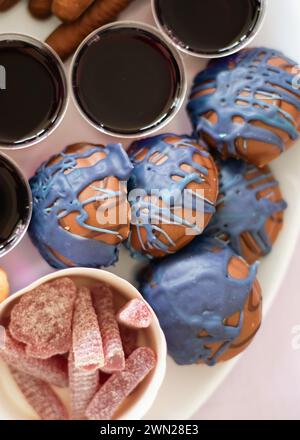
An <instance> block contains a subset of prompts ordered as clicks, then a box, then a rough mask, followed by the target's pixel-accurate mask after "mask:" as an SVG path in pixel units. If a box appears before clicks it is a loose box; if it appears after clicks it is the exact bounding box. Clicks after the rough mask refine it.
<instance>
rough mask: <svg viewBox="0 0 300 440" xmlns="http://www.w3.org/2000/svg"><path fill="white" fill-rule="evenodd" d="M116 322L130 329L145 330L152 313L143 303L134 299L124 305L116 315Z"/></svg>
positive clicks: (149, 322)
mask: <svg viewBox="0 0 300 440" xmlns="http://www.w3.org/2000/svg"><path fill="white" fill-rule="evenodd" d="M117 319H118V322H119V323H121V324H124V325H126V326H128V327H132V328H137V329H138V328H147V327H149V325H150V324H151V321H152V313H151V311H150V309H149V307H148V306H147V304H146V303H145V301H143V300H141V299H138V298H135V299H132V300H130V301H128V303H126V304H125V305H124V306H123V307H122V308H121V309H120V310H119V312H118V313H117Z"/></svg>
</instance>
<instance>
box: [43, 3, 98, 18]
mask: <svg viewBox="0 0 300 440" xmlns="http://www.w3.org/2000/svg"><path fill="white" fill-rule="evenodd" d="M93 2H94V0H75V1H72V2H70V0H53V2H52V12H53V14H54V15H56V16H57V17H58V18H60V19H61V20H62V21H64V22H66V23H69V22H72V21H75V20H77V18H78V17H80V16H81V15H82V14H83V13H84V11H85V10H86V9H87V8H88V7H89V6H91V4H92V3H93Z"/></svg>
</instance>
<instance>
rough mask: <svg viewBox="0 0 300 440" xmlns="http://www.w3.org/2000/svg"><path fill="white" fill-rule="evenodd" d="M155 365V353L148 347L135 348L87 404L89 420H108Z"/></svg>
mask: <svg viewBox="0 0 300 440" xmlns="http://www.w3.org/2000/svg"><path fill="white" fill-rule="evenodd" d="M155 365H156V355H155V353H154V352H153V350H151V348H148V347H140V348H138V349H136V350H135V351H134V352H133V353H132V354H131V355H130V356H129V358H128V359H127V360H126V365H125V369H124V370H123V371H120V372H117V373H114V374H113V375H112V376H111V377H110V378H109V379H108V380H107V381H106V382H105V384H104V385H103V386H102V387H101V388H100V390H99V391H98V393H97V394H96V395H95V397H94V398H93V400H92V401H91V403H90V404H89V406H88V408H87V411H86V416H87V418H88V419H90V420H110V419H112V417H113V415H114V414H115V412H116V411H117V409H118V408H119V407H120V406H121V405H122V403H123V402H124V400H125V399H126V398H127V397H128V396H129V395H130V394H131V393H132V391H133V390H134V389H135V388H136V387H137V386H138V385H139V383H141V382H142V380H144V379H145V377H146V376H147V375H148V374H149V373H150V371H151V370H152V369H153V368H154V367H155Z"/></svg>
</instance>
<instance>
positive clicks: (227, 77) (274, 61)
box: [187, 48, 300, 166]
mask: <svg viewBox="0 0 300 440" xmlns="http://www.w3.org/2000/svg"><path fill="white" fill-rule="evenodd" d="M278 60H281V62H278ZM293 69H296V63H295V62H294V61H292V60H290V59H289V58H287V57H285V56H284V55H283V54H282V53H281V52H278V51H276V50H272V49H267V48H255V49H250V50H245V51H242V52H241V53H239V54H236V55H232V56H230V57H227V58H224V59H221V60H218V61H213V62H212V63H210V64H209V66H208V68H207V69H205V70H204V71H202V72H200V73H199V74H198V75H197V76H196V78H195V80H194V85H193V88H192V92H191V97H190V101H189V104H188V107H187V108H188V112H189V114H190V117H191V120H192V123H193V127H194V130H195V133H196V134H197V135H198V136H202V137H205V138H206V140H208V142H209V144H210V146H213V147H214V148H216V149H217V150H218V151H219V152H220V153H221V154H222V156H223V157H224V158H226V157H229V156H231V157H243V158H246V159H249V161H250V162H253V163H256V164H257V165H259V166H260V165H264V164H266V163H268V162H269V161H270V159H273V158H274V157H276V155H279V154H281V153H282V152H283V151H284V150H285V149H286V147H287V144H288V143H290V142H292V141H295V140H296V139H297V138H298V137H299V133H298V130H297V129H298V128H299V123H300V121H299V112H300V90H299V88H296V87H294V85H293V80H294V78H295V75H296V73H297V70H295V71H293ZM239 143H240V144H241V145H240V146H239V147H238V144H239ZM253 145H254V148H256V153H255V154H256V156H260V155H261V156H265V157H264V158H262V159H261V158H259V159H258V160H257V161H256V160H255V158H254V159H253V157H251V156H252V153H251V149H253ZM271 148H272V149H274V151H272V153H270V152H269V151H268V149H271ZM269 156H271V157H269Z"/></svg>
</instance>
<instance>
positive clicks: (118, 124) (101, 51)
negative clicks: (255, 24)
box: [73, 28, 181, 135]
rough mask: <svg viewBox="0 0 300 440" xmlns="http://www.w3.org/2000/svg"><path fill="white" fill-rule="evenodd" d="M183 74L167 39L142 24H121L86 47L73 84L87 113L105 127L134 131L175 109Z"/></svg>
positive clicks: (138, 130)
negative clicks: (121, 26) (140, 27)
mask: <svg viewBox="0 0 300 440" xmlns="http://www.w3.org/2000/svg"><path fill="white" fill-rule="evenodd" d="M180 81H181V73H180V71H179V67H178V65H177V62H176V60H175V58H174V56H173V54H172V52H171V51H170V49H169V48H168V46H167V45H165V43H163V42H162V41H161V40H160V39H158V38H157V37H156V36H155V35H153V34H151V33H149V32H146V31H144V30H141V29H136V28H116V29H108V30H106V31H103V32H100V36H98V35H97V36H96V37H95V38H93V40H92V41H91V42H89V44H88V45H87V46H85V47H83V48H82V50H81V52H80V53H79V55H78V57H77V61H76V62H75V66H74V71H73V88H74V92H75V95H76V98H77V101H78V103H79V106H80V107H81V109H82V110H83V112H84V113H85V114H86V115H87V116H88V117H89V119H90V120H91V121H92V122H93V123H94V124H96V125H97V126H100V127H102V128H104V129H107V130H109V131H111V132H115V133H118V134H128V135H130V134H134V133H138V132H143V131H145V130H147V129H149V128H152V127H155V126H156V125H157V124H158V123H160V122H161V121H163V120H165V119H166V118H167V117H168V116H169V114H170V113H171V112H172V111H173V108H174V106H175V105H176V103H177V98H178V97H179V93H180V88H179V84H180Z"/></svg>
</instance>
